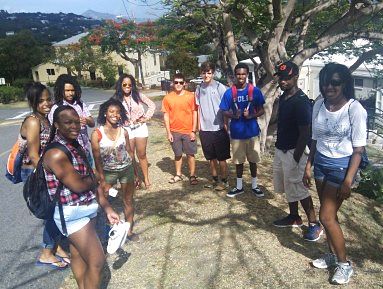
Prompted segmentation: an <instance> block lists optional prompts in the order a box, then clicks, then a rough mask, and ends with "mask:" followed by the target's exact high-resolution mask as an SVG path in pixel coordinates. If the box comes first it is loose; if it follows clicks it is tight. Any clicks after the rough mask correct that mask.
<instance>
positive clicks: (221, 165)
mask: <svg viewBox="0 0 383 289" xmlns="http://www.w3.org/2000/svg"><path fill="white" fill-rule="evenodd" d="M219 168H220V170H221V178H222V179H225V180H227V176H228V169H227V163H226V161H219Z"/></svg>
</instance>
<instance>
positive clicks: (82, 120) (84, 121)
mask: <svg viewBox="0 0 383 289" xmlns="http://www.w3.org/2000/svg"><path fill="white" fill-rule="evenodd" d="M80 124H81V126H86V125H87V124H86V117H80Z"/></svg>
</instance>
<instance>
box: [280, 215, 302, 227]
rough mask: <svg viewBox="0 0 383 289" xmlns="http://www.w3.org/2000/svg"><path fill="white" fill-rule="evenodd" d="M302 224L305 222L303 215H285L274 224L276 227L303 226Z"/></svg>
mask: <svg viewBox="0 0 383 289" xmlns="http://www.w3.org/2000/svg"><path fill="white" fill-rule="evenodd" d="M302 224H303V222H302V219H301V217H299V216H297V217H294V216H292V215H288V216H287V217H284V218H282V219H280V220H276V221H274V222H273V225H274V226H275V227H280V228H284V227H300V226H302Z"/></svg>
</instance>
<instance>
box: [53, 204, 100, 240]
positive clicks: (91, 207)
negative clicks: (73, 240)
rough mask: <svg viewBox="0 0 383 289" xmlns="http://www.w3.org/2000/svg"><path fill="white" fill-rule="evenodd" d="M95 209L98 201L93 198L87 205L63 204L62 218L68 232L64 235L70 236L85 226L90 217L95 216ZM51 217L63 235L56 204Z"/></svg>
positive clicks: (96, 209)
mask: <svg viewBox="0 0 383 289" xmlns="http://www.w3.org/2000/svg"><path fill="white" fill-rule="evenodd" d="M97 211H98V203H97V201H96V200H93V201H92V202H90V203H89V204H87V205H74V206H65V205H63V213H64V220H65V225H66V229H67V232H68V234H67V235H66V236H70V235H71V234H73V233H75V232H77V231H80V230H81V229H82V228H83V227H85V225H86V224H88V223H89V221H90V220H91V219H93V218H94V217H96V216H97ZM53 219H54V221H55V223H56V225H57V228H59V230H60V232H61V233H62V234H63V235H64V232H63V229H62V226H61V219H60V213H59V208H58V206H56V209H55V213H54V215H53Z"/></svg>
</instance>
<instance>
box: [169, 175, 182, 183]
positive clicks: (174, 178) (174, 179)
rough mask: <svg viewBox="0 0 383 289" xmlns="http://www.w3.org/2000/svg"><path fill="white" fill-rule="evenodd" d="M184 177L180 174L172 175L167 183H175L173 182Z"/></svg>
mask: <svg viewBox="0 0 383 289" xmlns="http://www.w3.org/2000/svg"><path fill="white" fill-rule="evenodd" d="M183 180H184V179H183V178H182V176H180V175H175V176H174V177H172V178H171V179H170V180H169V184H175V183H178V182H181V181H183Z"/></svg>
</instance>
